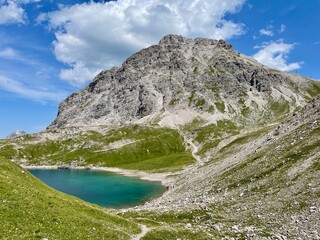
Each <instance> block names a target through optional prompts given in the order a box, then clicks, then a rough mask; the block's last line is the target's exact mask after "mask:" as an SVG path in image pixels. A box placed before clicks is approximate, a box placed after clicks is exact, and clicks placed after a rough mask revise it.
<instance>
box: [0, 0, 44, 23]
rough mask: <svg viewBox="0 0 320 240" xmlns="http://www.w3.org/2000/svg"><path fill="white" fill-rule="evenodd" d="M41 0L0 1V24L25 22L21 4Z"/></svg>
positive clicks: (25, 17)
mask: <svg viewBox="0 0 320 240" xmlns="http://www.w3.org/2000/svg"><path fill="white" fill-rule="evenodd" d="M40 1H41V0H4V1H0V25H4V24H25V23H26V22H27V20H28V18H27V15H26V13H25V10H24V9H23V8H22V7H21V5H23V4H29V3H34V2H40Z"/></svg>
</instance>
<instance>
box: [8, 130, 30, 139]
mask: <svg viewBox="0 0 320 240" xmlns="http://www.w3.org/2000/svg"><path fill="white" fill-rule="evenodd" d="M25 134H27V133H26V132H25V131H21V130H16V131H14V132H12V133H11V134H10V135H8V136H7V138H15V137H21V136H23V135H25Z"/></svg>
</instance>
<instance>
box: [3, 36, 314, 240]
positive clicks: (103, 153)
mask: <svg viewBox="0 0 320 240" xmlns="http://www.w3.org/2000/svg"><path fill="white" fill-rule="evenodd" d="M319 94H320V84H319V82H317V81H313V80H311V79H308V78H305V77H302V76H299V75H296V74H292V73H286V72H281V71H278V70H275V69H271V68H268V67H266V66H263V65H262V64H260V63H258V62H256V61H255V60H253V59H251V58H249V57H247V56H244V55H242V54H240V53H238V52H236V51H235V50H233V48H232V46H231V45H230V44H228V43H226V42H224V41H222V40H219V41H217V40H211V39H200V38H199V39H187V38H184V37H182V36H175V35H168V36H166V37H164V38H163V39H162V40H161V41H160V42H159V44H158V45H155V46H151V47H149V48H147V49H143V50H141V51H140V52H138V53H136V54H134V55H133V56H131V57H129V58H128V59H127V60H126V61H125V62H124V63H123V64H122V66H121V67H119V68H116V67H115V68H112V69H110V70H106V71H102V72H101V73H100V74H99V75H98V76H97V77H96V78H95V79H94V80H93V81H92V82H91V83H90V84H89V85H88V86H87V87H85V88H84V89H82V90H81V91H79V92H77V93H74V94H72V95H71V96H69V97H68V98H67V99H66V100H65V101H63V102H62V103H61V104H60V107H59V112H58V116H57V118H56V119H55V120H54V121H53V123H52V124H51V125H50V126H49V127H48V129H47V130H46V131H44V132H40V133H37V134H33V135H24V136H21V137H17V138H14V139H7V140H2V141H0V157H4V158H7V159H10V160H11V161H13V162H16V163H18V164H23V165H59V164H63V165H65V164H66V165H71V166H98V167H115V168H120V169H127V170H139V171H144V172H145V173H146V174H149V175H150V176H151V177H152V174H159V173H161V176H166V178H165V179H164V180H163V183H164V184H166V185H167V186H168V191H167V192H166V193H165V194H164V195H163V196H162V197H160V198H158V199H155V200H153V201H151V202H149V203H147V204H145V205H144V206H138V207H136V208H133V209H126V210H122V211H114V212H113V213H114V214H117V215H119V216H120V217H124V218H125V219H128V220H130V221H132V222H134V223H138V224H139V226H140V227H141V230H142V233H141V234H138V235H136V237H135V238H134V239H230V240H231V239H320V231H319V227H318V226H320V222H319V219H320V211H319V207H320V201H319V199H320V185H319V182H320V174H319V171H320V167H319V166H320V165H319V164H320V155H319V152H320V114H319V112H320V95H319Z"/></svg>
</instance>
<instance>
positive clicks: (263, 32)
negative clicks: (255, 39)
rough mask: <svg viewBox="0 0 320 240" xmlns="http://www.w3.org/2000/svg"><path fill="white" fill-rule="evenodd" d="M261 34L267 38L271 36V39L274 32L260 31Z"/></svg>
mask: <svg viewBox="0 0 320 240" xmlns="http://www.w3.org/2000/svg"><path fill="white" fill-rule="evenodd" d="M259 32H260V34H261V35H266V36H269V37H272V36H273V31H272V30H267V29H260V31H259Z"/></svg>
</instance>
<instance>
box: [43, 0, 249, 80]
mask: <svg viewBox="0 0 320 240" xmlns="http://www.w3.org/2000/svg"><path fill="white" fill-rule="evenodd" d="M244 2H245V0H225V1H223V2H221V1H219V0H201V1H200V0H176V1H171V0H152V1H150V0H122V1H111V2H106V3H94V2H93V1H92V2H91V3H83V4H77V5H73V6H60V10H58V11H55V12H50V13H47V14H41V15H40V16H39V17H38V21H39V22H45V21H47V22H46V23H47V24H48V27H49V29H50V30H52V31H54V32H55V35H56V40H55V41H54V42H53V46H54V52H55V55H56V58H57V59H58V60H59V61H61V62H63V63H65V64H66V65H67V68H66V69H64V70H62V71H61V74H60V76H61V78H62V79H64V80H67V81H69V82H71V83H73V84H82V83H84V82H85V81H87V80H90V79H92V78H93V77H94V75H95V74H96V73H98V72H99V71H100V70H102V69H105V68H110V67H112V66H114V65H119V64H120V63H121V62H122V61H123V60H124V59H125V58H126V57H128V56H129V55H130V54H132V53H134V52H135V51H138V50H140V49H141V48H145V47H147V46H149V45H151V44H155V43H157V42H158V41H159V40H160V39H161V37H163V36H164V35H166V34H181V35H184V36H187V37H213V38H223V39H228V38H232V37H234V36H236V35H241V34H243V33H244V27H243V25H242V24H239V23H235V22H232V21H227V20H225V19H224V16H225V14H226V13H235V12H237V11H239V9H240V7H241V6H242V5H243V3H244Z"/></svg>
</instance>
